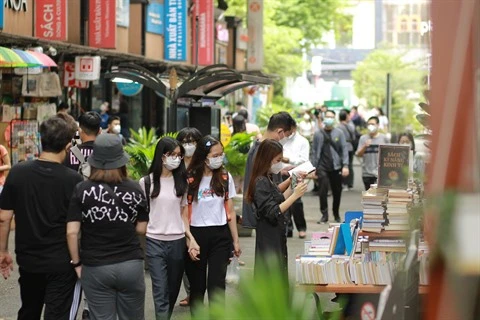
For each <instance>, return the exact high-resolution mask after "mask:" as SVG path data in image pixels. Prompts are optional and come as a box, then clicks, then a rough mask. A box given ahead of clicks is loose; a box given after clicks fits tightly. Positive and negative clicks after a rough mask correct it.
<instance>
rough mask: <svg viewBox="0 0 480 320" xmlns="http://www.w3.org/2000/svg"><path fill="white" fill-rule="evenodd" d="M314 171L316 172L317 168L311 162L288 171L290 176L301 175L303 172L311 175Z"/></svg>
mask: <svg viewBox="0 0 480 320" xmlns="http://www.w3.org/2000/svg"><path fill="white" fill-rule="evenodd" d="M313 171H315V167H314V166H313V165H312V163H311V162H310V161H307V162H304V163H302V164H301V165H298V166H296V167H295V168H293V169H292V170H290V171H288V174H289V175H292V174H293V173H299V172H303V173H305V174H310V173H312V172H313Z"/></svg>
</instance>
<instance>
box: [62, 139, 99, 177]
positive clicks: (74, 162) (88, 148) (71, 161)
mask: <svg viewBox="0 0 480 320" xmlns="http://www.w3.org/2000/svg"><path fill="white" fill-rule="evenodd" d="M78 148H79V149H80V152H82V154H83V156H84V157H85V160H87V158H88V157H89V156H90V155H91V154H92V152H93V141H87V142H84V143H82V144H81V145H79V146H78ZM65 165H66V166H67V167H69V168H70V169H73V170H75V171H78V167H80V160H78V159H77V157H75V155H74V154H73V152H72V151H69V152H68V155H67V157H66V158H65Z"/></svg>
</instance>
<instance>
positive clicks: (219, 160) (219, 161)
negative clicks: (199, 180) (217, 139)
mask: <svg viewBox="0 0 480 320" xmlns="http://www.w3.org/2000/svg"><path fill="white" fill-rule="evenodd" d="M222 165H223V155H222V156H218V157H215V158H208V163H207V166H208V167H209V168H210V169H211V170H215V169H218V168H220V167H221V166H222Z"/></svg>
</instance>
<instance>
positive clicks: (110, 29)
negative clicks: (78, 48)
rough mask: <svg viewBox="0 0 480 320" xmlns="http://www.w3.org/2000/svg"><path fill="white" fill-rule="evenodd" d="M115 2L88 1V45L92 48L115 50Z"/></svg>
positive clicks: (103, 0) (109, 0) (111, 0)
mask: <svg viewBox="0 0 480 320" xmlns="http://www.w3.org/2000/svg"><path fill="white" fill-rule="evenodd" d="M115 9H116V1H115V0H90V2H89V16H88V45H89V46H90V47H94V48H106V49H115V46H116V44H115V40H116V31H117V28H116V12H115Z"/></svg>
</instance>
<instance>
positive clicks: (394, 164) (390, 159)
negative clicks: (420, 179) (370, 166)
mask: <svg viewBox="0 0 480 320" xmlns="http://www.w3.org/2000/svg"><path fill="white" fill-rule="evenodd" d="M409 162H410V146H408V145H407V146H405V145H400V144H388V145H380V146H379V150H378V181H377V185H378V187H379V188H389V189H407V188H408V177H409Z"/></svg>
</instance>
